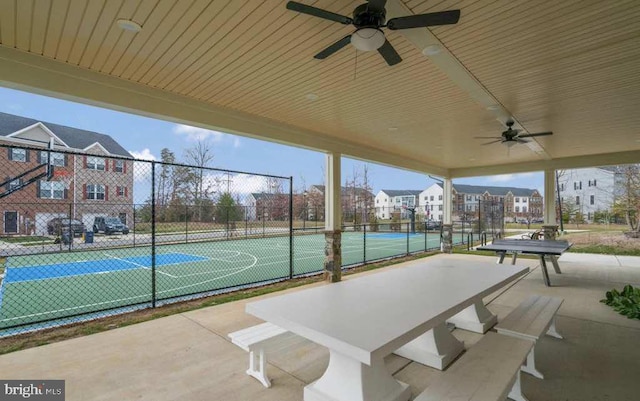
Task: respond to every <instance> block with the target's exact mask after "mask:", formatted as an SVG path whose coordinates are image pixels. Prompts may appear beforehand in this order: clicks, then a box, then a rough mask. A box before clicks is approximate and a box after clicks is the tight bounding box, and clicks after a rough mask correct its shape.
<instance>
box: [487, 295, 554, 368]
mask: <svg viewBox="0 0 640 401" xmlns="http://www.w3.org/2000/svg"><path fill="white" fill-rule="evenodd" d="M562 302H563V299H562V298H556V297H548V296H543V295H532V296H530V297H529V298H527V299H525V300H524V301H523V302H522V303H521V304H520V305H519V306H518V307H517V308H516V309H514V310H513V311H512V312H511V313H509V315H508V316H507V317H506V318H505V319H504V320H502V321H501V322H500V323H498V325H497V326H496V331H497V332H498V333H499V334H504V335H507V336H513V337H518V338H524V339H529V340H532V341H533V342H534V344H535V342H537V341H538V340H539V339H540V337H541V336H543V335H544V334H545V333H546V334H547V335H549V336H552V337H555V338H560V339H562V336H561V335H560V334H559V333H558V331H557V330H556V312H558V309H560V306H561V305H562ZM534 348H535V346H534ZM534 348H532V349H531V352H530V353H529V355H528V356H527V363H526V365H524V366H523V367H522V371H523V372H526V373H529V374H530V375H533V376H535V377H537V378H540V379H544V376H543V374H542V373H540V372H539V371H538V370H537V369H536V363H535V355H534Z"/></svg>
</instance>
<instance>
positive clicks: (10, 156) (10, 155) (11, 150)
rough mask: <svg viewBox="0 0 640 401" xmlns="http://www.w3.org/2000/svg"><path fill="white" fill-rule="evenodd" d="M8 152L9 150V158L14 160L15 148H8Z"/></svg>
mask: <svg viewBox="0 0 640 401" xmlns="http://www.w3.org/2000/svg"><path fill="white" fill-rule="evenodd" d="M7 152H8V155H7V158H8V159H9V160H13V148H7Z"/></svg>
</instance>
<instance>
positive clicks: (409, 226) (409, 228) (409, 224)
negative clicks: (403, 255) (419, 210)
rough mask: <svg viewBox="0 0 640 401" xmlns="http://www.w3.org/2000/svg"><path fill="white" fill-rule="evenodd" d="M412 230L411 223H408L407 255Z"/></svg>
mask: <svg viewBox="0 0 640 401" xmlns="http://www.w3.org/2000/svg"><path fill="white" fill-rule="evenodd" d="M410 230H411V223H407V255H408V254H409V231H410Z"/></svg>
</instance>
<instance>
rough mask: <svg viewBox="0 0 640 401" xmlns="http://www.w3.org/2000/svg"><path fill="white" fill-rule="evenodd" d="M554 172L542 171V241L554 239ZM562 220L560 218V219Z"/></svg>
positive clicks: (555, 229)
mask: <svg viewBox="0 0 640 401" xmlns="http://www.w3.org/2000/svg"><path fill="white" fill-rule="evenodd" d="M555 194H556V172H555V170H544V225H543V226H542V230H543V233H544V239H546V240H549V239H550V240H553V239H556V232H557V230H558V224H557V223H556V196H555ZM561 218H562V217H561Z"/></svg>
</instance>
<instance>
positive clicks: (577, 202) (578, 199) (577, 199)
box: [576, 196, 580, 205]
mask: <svg viewBox="0 0 640 401" xmlns="http://www.w3.org/2000/svg"><path fill="white" fill-rule="evenodd" d="M579 204H580V197H579V196H576V205H579Z"/></svg>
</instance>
